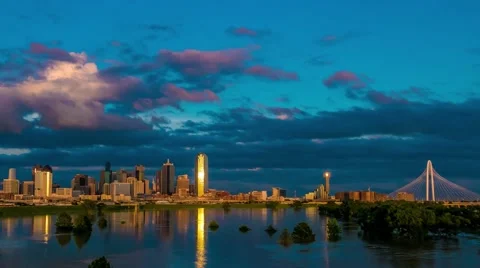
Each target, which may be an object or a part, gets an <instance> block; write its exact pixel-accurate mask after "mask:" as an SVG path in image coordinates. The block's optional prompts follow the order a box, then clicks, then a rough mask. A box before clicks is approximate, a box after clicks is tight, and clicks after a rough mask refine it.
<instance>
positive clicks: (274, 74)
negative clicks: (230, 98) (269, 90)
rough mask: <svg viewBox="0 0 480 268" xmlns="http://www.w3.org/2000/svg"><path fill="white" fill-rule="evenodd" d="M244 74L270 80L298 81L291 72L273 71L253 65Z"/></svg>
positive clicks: (269, 68)
mask: <svg viewBox="0 0 480 268" xmlns="http://www.w3.org/2000/svg"><path fill="white" fill-rule="evenodd" d="M245 73H246V74H249V75H252V76H257V77H263V78H267V79H270V80H274V81H278V80H298V75H297V74H296V73H293V72H286V71H282V70H277V69H273V68H271V67H267V66H261V65H255V66H252V67H249V68H247V69H246V70H245Z"/></svg>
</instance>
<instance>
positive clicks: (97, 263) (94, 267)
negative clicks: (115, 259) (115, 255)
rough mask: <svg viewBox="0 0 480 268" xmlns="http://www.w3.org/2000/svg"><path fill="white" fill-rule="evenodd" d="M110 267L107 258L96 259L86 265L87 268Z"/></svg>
mask: <svg viewBox="0 0 480 268" xmlns="http://www.w3.org/2000/svg"><path fill="white" fill-rule="evenodd" d="M110 267H112V266H111V265H110V262H108V260H107V258H105V257H101V258H98V259H96V260H94V261H92V263H90V264H89V265H88V268H110Z"/></svg>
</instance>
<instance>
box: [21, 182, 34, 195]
mask: <svg viewBox="0 0 480 268" xmlns="http://www.w3.org/2000/svg"><path fill="white" fill-rule="evenodd" d="M22 188H23V189H22V193H23V194H24V195H34V194H35V186H34V182H33V181H24V182H23V183H22Z"/></svg>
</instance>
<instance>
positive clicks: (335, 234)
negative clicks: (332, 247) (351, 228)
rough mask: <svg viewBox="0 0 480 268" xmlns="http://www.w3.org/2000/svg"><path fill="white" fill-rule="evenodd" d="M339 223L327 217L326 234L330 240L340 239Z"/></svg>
mask: <svg viewBox="0 0 480 268" xmlns="http://www.w3.org/2000/svg"><path fill="white" fill-rule="evenodd" d="M341 232H342V230H341V229H340V225H339V224H338V221H337V220H336V219H328V223H327V236H328V240H330V241H337V240H339V239H340V233H341Z"/></svg>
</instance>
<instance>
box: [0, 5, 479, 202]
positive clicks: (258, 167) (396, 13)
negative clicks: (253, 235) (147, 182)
mask: <svg viewBox="0 0 480 268" xmlns="http://www.w3.org/2000/svg"><path fill="white" fill-rule="evenodd" d="M1 5H2V6H1V8H0V34H1V35H2V36H3V37H4V38H2V43H1V44H0V49H1V50H0V51H1V53H0V71H1V72H2V73H0V97H1V98H3V102H2V100H0V112H1V114H2V115H0V116H1V117H2V120H3V122H1V123H0V138H2V140H3V141H4V142H2V144H1V145H0V147H1V148H2V149H1V150H0V159H1V160H2V161H1V164H0V171H2V170H3V173H4V174H5V176H6V175H7V169H8V168H9V167H16V168H18V169H19V172H18V173H19V174H20V176H24V177H28V169H25V168H24V167H29V166H31V165H33V164H35V163H40V164H50V165H52V166H55V167H58V169H57V171H56V175H54V177H55V180H57V181H58V182H59V183H61V184H65V183H67V182H68V181H69V180H70V178H71V177H72V176H73V174H75V173H79V172H82V173H87V174H89V175H93V176H97V177H98V172H99V170H100V169H99V166H102V165H103V163H104V162H105V161H111V162H112V165H113V166H114V168H120V167H133V166H134V165H135V164H144V165H146V166H147V167H149V168H150V171H149V172H150V175H153V173H154V171H155V169H158V168H160V166H161V164H162V163H163V162H164V161H165V160H166V158H170V159H171V160H172V161H173V162H174V163H175V164H176V165H177V170H179V172H182V173H183V172H185V173H189V174H191V168H192V166H193V159H194V156H195V154H196V153H198V152H205V153H207V155H209V160H210V163H211V165H212V169H211V170H212V176H211V181H212V182H211V187H215V188H227V189H228V190H231V191H246V190H253V189H254V188H256V187H259V185H260V186H262V187H270V186H277V185H278V186H281V187H284V188H287V189H288V190H290V191H293V190H297V192H300V193H301V192H305V191H308V190H309V189H311V188H312V187H314V186H315V185H316V184H319V183H320V182H321V173H322V171H323V170H325V169H330V170H333V172H334V173H333V174H334V179H336V182H338V183H337V185H336V187H337V190H343V189H365V188H367V187H369V186H372V188H376V189H378V190H381V191H386V192H388V191H391V190H393V189H395V188H396V187H398V186H401V185H402V184H403V183H405V182H406V181H408V180H410V179H414V178H415V177H416V176H418V175H419V174H420V173H421V172H422V170H423V167H424V166H425V165H426V161H427V160H428V159H432V160H433V163H434V165H435V166H436V169H437V170H439V172H441V174H442V175H444V176H445V177H447V178H449V179H451V180H452V181H454V182H457V183H460V184H463V185H465V186H467V187H470V188H472V189H476V190H477V191H478V190H480V182H479V179H480V178H479V176H478V175H477V174H478V172H476V171H477V170H475V169H474V168H472V163H475V161H478V159H479V157H480V154H479V152H478V150H476V149H478V148H480V139H479V138H478V137H479V135H478V134H480V127H479V126H478V124H477V123H480V122H479V121H478V120H479V119H478V117H477V116H480V108H479V107H480V106H478V104H480V102H479V100H478V92H480V78H479V77H480V67H478V66H479V64H480V28H479V27H478V25H480V19H479V17H480V16H479V15H480V14H479V13H478V10H480V3H479V2H478V1H460V2H458V1H457V2H452V1H401V2H395V3H393V2H391V1H388V2H387V1H352V0H348V1H347V0H344V1H302V2H301V5H300V4H299V3H297V2H291V1H283V0H277V1H261V2H258V1H250V0H248V1H241V2H232V1H202V2H198V1H195V2H194V1H174V2H172V1H142V4H138V3H136V2H135V1H127V0H117V1H82V2H81V4H79V3H76V4H73V3H70V2H65V1H42V2H41V3H40V1H33V0H32V1H27V0H15V1H11V0H6V1H2V3H1ZM193 50H194V51H195V52H194V53H192V52H191V51H193ZM162 51H163V52H162ZM189 51H190V52H189ZM209 51H210V52H211V53H210V54H209ZM212 51H215V52H212ZM82 52H84V53H85V54H84V55H85V56H78V55H80V54H69V53H82ZM212 53H213V54H212ZM69 55H76V56H69ZM13 63H15V64H13ZM85 66H86V67H85ZM92 66H94V67H95V68H94V69H95V70H94V71H90V70H92V68H93V67H92ZM145 66H149V68H148V69H146V68H142V67H145ZM52 70H53V71H52ZM72 70H73V71H72ZM29 76H31V77H33V78H28V77H29ZM29 79H30V80H29ZM31 79H34V81H32V80H31ZM86 81H89V83H86ZM87 84H88V85H87ZM79 85H82V86H79ZM47 99H48V101H47ZM151 103H153V105H152V104H151ZM2 104H3V105H2ZM135 104H136V105H135ZM111 107H114V108H115V109H109V108H111ZM33 113H34V114H38V115H39V118H40V119H38V120H34V121H33V122H29V121H25V120H24V119H22V117H23V116H25V115H28V114H33ZM152 117H154V118H155V120H156V121H155V122H157V123H155V122H152ZM426 121H428V122H426ZM78 133H82V134H84V135H79V134H78ZM127 140H128V142H127ZM278 150H281V151H282V152H285V153H278ZM12 152H15V155H12ZM20 152H26V153H23V154H20ZM329 155H331V156H330V157H329ZM44 162H45V163H44ZM379 163H381V164H382V166H381V167H380V166H379ZM337 174H338V175H337ZM57 178H58V179H57ZM20 179H25V178H20ZM215 181H217V184H216V183H215ZM333 184H335V183H333ZM333 189H335V185H334V186H333Z"/></svg>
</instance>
